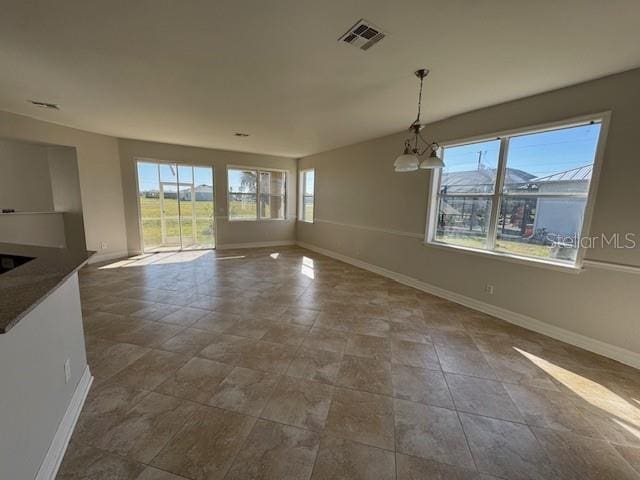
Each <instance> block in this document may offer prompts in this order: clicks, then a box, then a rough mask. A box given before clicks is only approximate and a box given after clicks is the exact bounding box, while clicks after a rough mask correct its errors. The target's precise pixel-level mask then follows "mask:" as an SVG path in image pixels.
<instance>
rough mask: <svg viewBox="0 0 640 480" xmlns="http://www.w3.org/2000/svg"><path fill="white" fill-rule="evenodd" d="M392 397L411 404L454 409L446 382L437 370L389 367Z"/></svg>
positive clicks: (400, 366) (398, 366)
mask: <svg viewBox="0 0 640 480" xmlns="http://www.w3.org/2000/svg"><path fill="white" fill-rule="evenodd" d="M391 379H392V383H393V396H394V397H397V398H402V399H403V400H410V401H412V402H418V403H424V404H427V405H434V406H436V407H445V408H451V409H453V408H454V405H453V401H452V399H451V395H450V393H449V388H448V387H447V382H446V381H445V379H444V375H443V374H442V372H440V371H439V370H429V369H426V368H417V367H408V366H406V365H391Z"/></svg>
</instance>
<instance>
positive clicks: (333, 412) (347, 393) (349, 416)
mask: <svg viewBox="0 0 640 480" xmlns="http://www.w3.org/2000/svg"><path fill="white" fill-rule="evenodd" d="M326 430H327V432H328V433H331V434H333V435H336V436H338V437H341V438H345V439H348V440H353V441H356V442H360V443H364V444H367V445H371V446H373V447H379V448H384V449H386V450H394V425H393V401H392V399H391V398H389V397H384V396H381V395H375V394H372V393H366V392H358V391H355V390H347V389H343V388H336V390H335V392H334V394H333V400H332V401H331V408H330V409H329V416H328V417H327V426H326Z"/></svg>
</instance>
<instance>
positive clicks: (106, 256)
mask: <svg viewBox="0 0 640 480" xmlns="http://www.w3.org/2000/svg"><path fill="white" fill-rule="evenodd" d="M128 256H129V251H128V250H118V251H116V252H109V253H96V254H95V255H93V256H92V257H91V258H89V261H88V262H87V263H90V264H91V263H100V262H107V261H109V260H114V259H116V258H124V257H128Z"/></svg>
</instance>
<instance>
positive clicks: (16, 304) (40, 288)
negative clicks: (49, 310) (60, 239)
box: [0, 243, 94, 334]
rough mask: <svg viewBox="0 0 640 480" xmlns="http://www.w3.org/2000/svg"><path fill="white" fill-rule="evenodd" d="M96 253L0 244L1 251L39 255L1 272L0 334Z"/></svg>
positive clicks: (19, 254) (6, 330) (22, 254)
mask: <svg viewBox="0 0 640 480" xmlns="http://www.w3.org/2000/svg"><path fill="white" fill-rule="evenodd" d="M93 253H94V252H88V251H86V250H67V249H64V248H48V247H36V246H31V245H15V244H9V243H0V254H2V255H18V256H23V257H35V258H34V259H33V260H31V261H29V262H27V263H25V264H23V265H20V266H18V267H16V268H14V269H13V270H9V271H8V272H5V273H3V274H0V334H3V333H7V332H8V331H9V330H10V329H11V328H12V327H13V326H14V325H16V324H17V323H18V322H19V321H20V319H21V318H22V317H24V316H25V315H26V314H27V313H29V312H30V311H31V310H33V308H35V307H36V306H37V305H38V304H39V303H40V302H42V300H44V299H45V298H46V297H47V296H48V295H49V294H50V293H51V292H53V291H54V290H55V289H56V288H57V287H58V286H59V285H60V284H61V283H62V282H64V281H65V280H66V279H67V278H69V276H71V275H72V274H73V273H74V272H76V271H77V270H78V269H79V268H81V267H82V266H83V265H84V264H85V263H87V260H88V259H89V257H91V255H93Z"/></svg>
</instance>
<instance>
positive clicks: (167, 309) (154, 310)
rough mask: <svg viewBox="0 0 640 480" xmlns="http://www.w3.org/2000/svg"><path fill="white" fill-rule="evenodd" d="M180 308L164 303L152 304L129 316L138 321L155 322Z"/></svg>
mask: <svg viewBox="0 0 640 480" xmlns="http://www.w3.org/2000/svg"><path fill="white" fill-rule="evenodd" d="M180 308H181V307H179V306H177V305H167V304H165V303H153V304H151V305H149V306H147V307H144V308H143V309H142V310H138V311H137V312H135V313H132V314H131V317H132V318H139V319H140V320H150V321H153V322H157V321H158V320H160V319H161V318H162V317H166V316H167V315H169V314H170V313H174V312H177V311H178V310H180Z"/></svg>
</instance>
